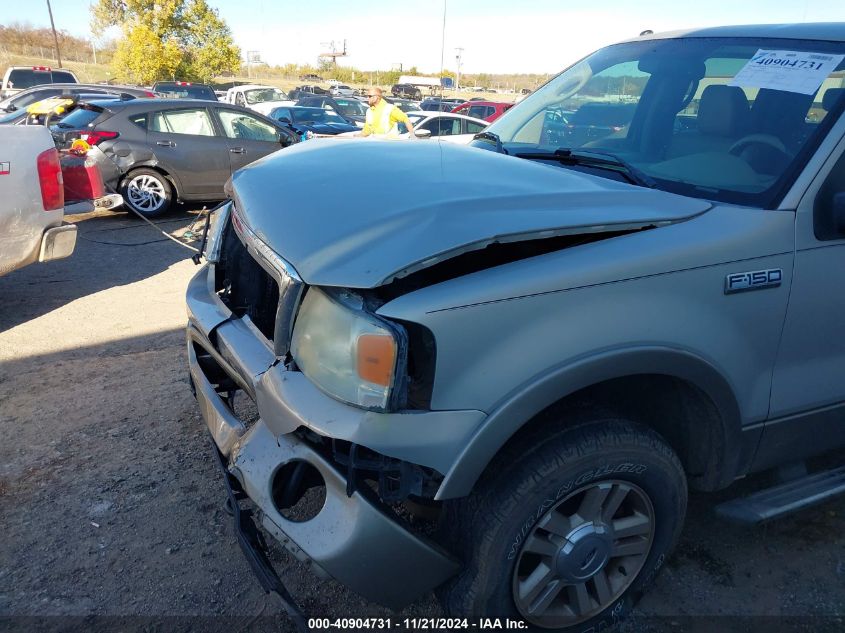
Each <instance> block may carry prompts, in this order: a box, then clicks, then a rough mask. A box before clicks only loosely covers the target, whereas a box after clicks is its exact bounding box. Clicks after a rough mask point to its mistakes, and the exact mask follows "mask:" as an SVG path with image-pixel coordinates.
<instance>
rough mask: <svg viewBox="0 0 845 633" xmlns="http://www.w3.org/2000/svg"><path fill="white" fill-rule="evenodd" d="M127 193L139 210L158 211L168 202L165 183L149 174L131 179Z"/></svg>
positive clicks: (131, 202)
mask: <svg viewBox="0 0 845 633" xmlns="http://www.w3.org/2000/svg"><path fill="white" fill-rule="evenodd" d="M126 194H127V196H128V197H129V203H130V204H131V205H132V206H133V207H135V208H136V209H138V210H139V211H157V210H159V209H160V208H161V207H162V206H164V203H165V202H167V194H166V193H165V189H164V183H162V182H161V181H160V180H159V179H158V178H156V177H154V176H150V175H149V174H143V175H140V176H135V177H134V178H133V179H132V180H130V181H129V185H128V186H127V187H126Z"/></svg>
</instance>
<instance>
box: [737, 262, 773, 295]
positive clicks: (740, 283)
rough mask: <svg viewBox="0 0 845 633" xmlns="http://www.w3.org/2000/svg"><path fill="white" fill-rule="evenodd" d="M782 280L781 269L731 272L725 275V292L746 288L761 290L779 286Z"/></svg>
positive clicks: (740, 290) (739, 290) (741, 290)
mask: <svg viewBox="0 0 845 633" xmlns="http://www.w3.org/2000/svg"><path fill="white" fill-rule="evenodd" d="M782 280H783V270H782V269H780V268H770V269H769V270H754V271H751V272H747V273H731V274H730V275H728V276H726V277H725V294H726V295H729V294H733V293H734V292H744V291H746V290H761V289H763V288H774V287H775V286H779V285H780V282H781V281H782Z"/></svg>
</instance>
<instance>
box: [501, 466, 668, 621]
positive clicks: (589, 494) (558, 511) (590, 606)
mask: <svg viewBox="0 0 845 633" xmlns="http://www.w3.org/2000/svg"><path fill="white" fill-rule="evenodd" d="M654 528H655V522H654V508H653V506H652V504H651V501H650V500H649V498H648V495H646V494H645V492H643V490H642V489H641V488H639V487H638V486H636V485H635V484H633V483H631V482H629V481H621V480H609V481H601V482H598V483H594V484H589V485H587V486H583V487H581V488H579V489H577V490H576V491H574V492H572V493H571V494H569V495H567V496H566V497H565V498H564V499H562V500H561V501H559V502H558V503H556V504H555V505H554V506H553V507H552V508H550V509H549V510H548V511H546V513H545V514H544V515H543V516H542V517H541V518H540V520H539V521H537V522H536V523H535V524H534V526H533V527H532V528H531V530H530V531H529V532H528V534H527V535H526V537H525V540H524V541H523V543H522V547H521V549H520V551H519V555H518V557H517V559H516V564H515V566H514V571H513V579H512V592H513V594H512V595H513V599H514V602H515V604H516V608H517V609H518V611H519V612H520V614H521V615H522V617H524V618H525V619H526V620H527V621H528V622H530V623H531V624H533V625H535V626H539V627H542V628H562V627H565V626H572V625H575V624H578V623H581V622H584V621H585V620H588V619H590V618H592V617H594V616H595V615H597V614H599V613H601V612H602V611H603V610H604V609H606V608H607V607H608V606H610V605H611V604H612V603H613V602H614V601H616V600H617V599H618V598H619V597H620V596H621V595H622V594H623V593H624V592H625V590H626V589H627V588H628V587H629V586H630V585H631V583H632V582H633V581H634V579H635V578H636V577H637V576H638V575H639V573H640V571H641V570H642V568H643V565H644V564H645V561H646V559H647V558H648V555H649V552H650V551H651V546H652V543H653V541H654Z"/></svg>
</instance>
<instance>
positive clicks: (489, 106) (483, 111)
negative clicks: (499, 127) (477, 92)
mask: <svg viewBox="0 0 845 633" xmlns="http://www.w3.org/2000/svg"><path fill="white" fill-rule="evenodd" d="M512 107H513V104H512V103H499V102H498V101H467V102H466V103H462V104H461V105H459V106H458V107H457V108H455V109H454V110H452V112H457V113H458V114H466V115H467V116H472V117H475V118H476V119H484V120H485V121H495V120H496V119H498V118H499V117H500V116H502V115H503V114H504V113H505V111H506V110H508V109H510V108H512Z"/></svg>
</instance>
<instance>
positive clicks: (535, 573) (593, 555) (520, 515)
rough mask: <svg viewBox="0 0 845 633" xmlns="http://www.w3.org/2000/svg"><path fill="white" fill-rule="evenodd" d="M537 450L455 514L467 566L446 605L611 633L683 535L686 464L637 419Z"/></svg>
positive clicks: (520, 457) (609, 423) (566, 434)
mask: <svg viewBox="0 0 845 633" xmlns="http://www.w3.org/2000/svg"><path fill="white" fill-rule="evenodd" d="M534 440H535V441H533V442H528V443H524V444H522V445H521V446H518V447H514V449H513V450H510V451H509V452H508V453H507V454H506V455H504V456H503V457H504V458H505V459H502V460H501V462H500V463H502V464H505V466H504V468H499V469H496V472H488V474H486V475H485V477H484V478H483V479H482V480H481V481H480V482H479V485H478V487H477V489H476V491H475V492H474V493H473V495H472V496H471V497H469V498H467V499H464V500H460V501H458V502H456V503H455V504H454V505H452V506H451V507H448V508H447V511H446V514H445V517H444V523H443V525H442V526H441V533H442V534H444V541H445V542H446V544H447V546H448V545H451V546H452V549H453V550H456V553H457V554H458V555H459V556H462V557H463V559H464V562H465V567H464V570H463V571H462V573H461V574H460V575H459V576H457V577H456V578H455V579H453V580H452V581H451V582H450V583H449V584H448V585H446V586H444V587H443V588H441V590H440V592H439V594H440V598H441V601H442V602H443V605H444V607H445V609H446V611H447V612H448V613H449V614H450V615H453V616H476V617H481V616H497V617H504V618H513V619H521V620H524V621H525V622H527V623H528V624H529V625H530V626H531V628H533V629H535V630H556V631H567V632H570V631H571V632H575V631H578V632H580V631H590V630H599V629H600V628H602V627H607V626H611V625H613V624H615V623H617V622H618V621H620V620H621V619H622V618H624V617H625V615H627V613H628V612H629V611H630V609H631V608H632V606H633V605H634V603H635V602H636V600H637V598H638V597H639V596H640V595H641V594H642V592H643V590H644V589H645V588H646V586H647V585H648V584H649V583H650V582H651V581H652V580H653V578H654V576H655V574H656V573H657V571H658V570H659V569H660V567H661V566H662V565H663V562H664V561H665V560H666V557H667V556H668V554H669V553H670V551H671V550H672V548H673V547H674V545H675V543H676V541H677V539H678V536H679V535H680V532H681V527H682V524H683V518H684V513H685V511H686V502H687V489H686V479H685V476H684V472H683V469H682V467H681V464H680V462H679V460H678V458H677V456H676V455H675V453H674V452H673V451H672V449H671V448H670V447H669V446H668V445H667V444H666V443H665V442H664V441H663V439H662V438H660V436H658V435H657V434H656V433H654V432H652V431H651V430H649V429H647V428H645V427H641V426H639V425H637V424H635V423H633V422H630V421H627V420H620V419H607V420H595V421H592V422H589V423H586V424H583V425H580V426H577V427H574V428H570V429H567V430H564V431H560V432H558V433H556V434H554V435H552V436H550V437H540V438H539V439H538V438H537V436H534ZM493 470H494V469H490V471H493Z"/></svg>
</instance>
